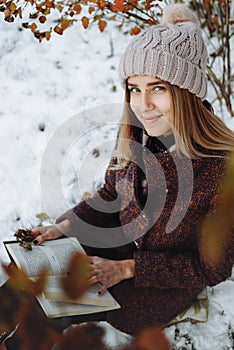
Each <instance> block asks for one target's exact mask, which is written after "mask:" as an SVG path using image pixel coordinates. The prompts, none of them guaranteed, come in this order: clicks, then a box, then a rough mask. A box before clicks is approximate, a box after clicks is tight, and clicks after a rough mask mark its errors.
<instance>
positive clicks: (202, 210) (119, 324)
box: [58, 132, 234, 335]
mask: <svg viewBox="0 0 234 350" xmlns="http://www.w3.org/2000/svg"><path fill="white" fill-rule="evenodd" d="M132 139H133V140H135V141H137V142H141V140H139V133H137V132H136V133H135V134H134V133H133V135H132ZM135 145H136V143H135ZM134 147H135V146H134ZM206 151H207V153H210V154H213V155H215V154H216V155H217V157H210V158H207V157H204V158H200V159H196V160H192V168H193V192H192V197H191V199H190V201H189V203H188V204H186V205H187V211H186V212H185V215H184V217H183V218H182V220H181V221H180V222H179V223H178V225H177V226H176V227H175V228H173V229H172V230H171V231H170V232H168V231H167V229H166V228H167V225H168V222H169V220H170V217H171V214H172V212H175V211H177V212H178V214H179V212H180V210H181V209H180V208H182V207H183V203H181V207H180V206H177V207H176V206H175V203H176V200H177V192H178V174H177V171H176V168H175V161H180V162H181V166H182V167H183V165H184V169H183V171H184V181H185V191H186V188H187V187H189V183H186V181H187V179H188V178H189V176H188V175H189V174H188V171H189V170H188V167H187V165H186V162H185V159H184V158H181V159H180V158H179V157H178V156H177V155H176V153H175V152H172V153H164V152H159V153H157V154H155V155H152V154H150V153H145V154H143V155H142V161H143V162H144V166H145V171H146V178H147V182H148V187H149V191H153V195H152V198H151V203H150V207H149V210H148V211H147V210H146V209H145V213H146V217H145V218H142V216H141V215H140V214H141V211H142V204H141V202H140V199H139V193H138V186H139V181H140V179H141V173H140V170H139V168H138V166H137V165H136V162H134V161H133V162H131V163H130V164H129V166H128V167H126V168H125V169H122V170H113V169H108V170H107V173H106V182H105V185H104V186H103V187H102V188H101V189H100V190H99V192H98V193H99V194H100V195H101V197H102V198H104V199H106V206H107V207H108V205H109V204H110V203H111V200H113V199H115V198H116V184H117V183H118V181H121V180H123V179H125V178H128V180H129V181H130V183H131V184H132V188H133V189H134V196H133V198H132V199H131V201H130V202H129V203H128V205H126V204H125V205H124V206H123V207H122V206H121V203H125V200H126V198H129V197H128V193H127V190H128V189H127V188H123V189H122V191H121V192H119V196H120V207H119V212H118V213H117V212H115V213H113V214H111V213H109V214H108V216H107V214H106V213H102V212H101V211H97V210H94V209H93V208H92V206H91V205H92V204H94V202H95V198H98V197H97V195H96V194H95V195H94V196H93V197H92V198H91V199H89V200H88V201H87V200H86V201H83V202H81V203H80V204H78V205H77V206H76V207H74V208H73V209H71V210H69V211H68V212H67V213H65V214H64V215H63V216H62V217H60V218H59V219H58V221H62V220H64V219H65V218H68V219H70V220H72V222H73V225H74V232H73V233H74V234H75V235H77V237H78V239H79V238H80V235H81V236H82V230H83V228H82V225H81V224H80V223H81V221H82V220H85V221H86V222H90V223H92V222H94V223H95V227H94V230H93V232H92V234H93V236H94V238H98V236H99V232H100V227H103V226H104V227H113V226H114V225H118V224H119V225H121V234H122V235H124V234H126V235H127V236H128V235H129V234H130V233H129V232H128V230H127V229H126V227H127V225H126V224H127V223H129V222H131V221H134V225H135V226H134V229H135V231H134V232H133V233H132V234H133V237H134V236H138V237H139V235H141V234H143V233H144V232H145V234H143V235H142V236H141V237H140V238H138V240H137V242H138V248H137V247H136V246H135V244H133V243H132V244H126V245H125V246H121V247H118V248H112V249H102V250H101V251H100V250H98V249H95V248H88V250H87V251H88V253H89V254H95V255H97V254H100V255H102V256H104V257H108V258H113V259H128V258H133V259H134V260H135V266H136V268H135V276H134V278H133V279H129V280H125V281H122V282H120V283H119V284H117V285H115V286H113V287H112V288H110V291H111V292H112V293H113V295H114V297H115V298H116V299H117V300H118V302H119V303H120V305H121V306H122V308H121V309H120V310H115V311H110V312H108V316H107V319H108V321H109V322H110V323H111V324H112V325H113V326H115V327H116V328H118V329H120V330H122V331H124V332H126V333H130V334H133V335H136V334H137V333H138V332H139V330H140V329H142V328H144V327H150V326H153V325H161V326H163V325H166V324H167V323H168V322H169V321H170V320H172V319H173V318H174V317H175V316H176V315H178V314H179V313H181V312H182V311H184V309H186V308H187V307H188V306H190V305H191V304H192V303H193V301H194V298H195V297H196V296H197V295H198V294H199V293H200V292H201V291H202V290H203V289H204V288H205V287H206V286H208V285H209V286H212V285H215V284H217V283H219V282H221V281H223V280H225V279H226V278H227V277H229V276H230V275H231V270H232V266H233V262H234V260H233V251H234V237H233V232H232V235H230V237H229V238H230V239H229V244H228V246H227V247H226V249H225V250H224V251H223V258H222V262H221V263H220V265H218V266H216V267H212V266H211V265H210V264H209V262H208V261H207V258H206V254H205V252H204V249H203V246H202V245H201V243H200V232H199V227H200V223H201V221H202V220H203V218H204V217H205V216H206V215H207V214H208V213H209V214H210V213H211V212H213V211H214V210H215V207H216V205H217V203H218V200H219V196H218V194H217V188H218V184H219V182H220V179H221V178H222V175H223V171H224V169H225V158H224V156H225V152H224V151H208V150H206ZM132 152H133V160H134V159H135V160H137V159H138V161H139V150H137V151H136V150H135V148H132ZM113 161H115V160H113ZM184 162H185V163H184ZM153 163H154V164H155V163H158V164H159V166H158V167H156V168H155V167H154V169H156V170H155V171H152V165H154V164H153ZM138 164H139V162H138ZM162 179H164V181H165V184H166V187H167V193H165V187H164V185H163V186H162ZM162 188H164V190H163V189H162ZM185 198H186V196H185ZM160 202H161V203H163V205H162V209H161V208H159V203H160ZM81 219H82V220H81ZM137 219H138V220H137ZM171 224H172V226H173V222H172V223H171ZM107 232H108V230H107ZM88 233H89V232H86V234H88ZM84 234H85V232H84ZM107 236H108V235H107ZM107 236H106V239H108V238H107ZM109 239H110V241H111V239H113V237H109Z"/></svg>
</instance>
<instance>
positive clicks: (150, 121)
mask: <svg viewBox="0 0 234 350" xmlns="http://www.w3.org/2000/svg"><path fill="white" fill-rule="evenodd" d="M159 118H161V115H157V116H156V117H151V118H144V117H142V119H143V120H144V122H145V123H147V124H151V123H154V122H156V121H157V120H158V119H159Z"/></svg>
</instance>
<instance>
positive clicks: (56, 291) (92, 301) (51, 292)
mask: <svg viewBox="0 0 234 350" xmlns="http://www.w3.org/2000/svg"><path fill="white" fill-rule="evenodd" d="M60 278H61V276H49V278H48V280H47V285H46V288H45V290H44V294H45V296H46V297H47V298H48V299H51V300H58V301H66V302H71V303H76V304H85V305H97V306H115V304H116V302H115V299H114V298H113V297H112V295H111V294H110V293H109V292H108V291H106V292H105V293H104V294H103V295H101V296H98V295H96V291H97V290H98V289H99V288H101V284H100V283H96V284H94V285H93V286H92V287H91V288H89V290H87V291H86V292H85V293H84V294H83V295H82V296H81V297H80V298H78V299H76V300H71V299H69V298H68V296H66V294H65V293H64V291H63V289H62V287H61V285H60Z"/></svg>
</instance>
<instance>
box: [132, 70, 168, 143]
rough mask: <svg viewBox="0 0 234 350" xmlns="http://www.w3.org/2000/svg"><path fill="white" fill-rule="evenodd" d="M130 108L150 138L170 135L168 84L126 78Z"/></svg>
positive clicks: (147, 77) (140, 78) (146, 77)
mask: <svg viewBox="0 0 234 350" xmlns="http://www.w3.org/2000/svg"><path fill="white" fill-rule="evenodd" d="M127 88H128V89H129V92H130V106H131V109H132V111H133V112H134V113H135V115H136V117H137V119H138V120H139V121H140V122H141V123H142V124H143V126H144V128H145V130H146V131H147V133H148V134H149V135H151V136H162V135H163V136H167V135H169V134H171V132H172V130H171V126H172V124H171V123H172V120H173V112H172V110H173V109H172V98H171V95H170V92H169V89H168V84H167V83H165V82H163V81H162V80H160V79H158V78H151V77H149V76H133V77H130V78H128V81H127Z"/></svg>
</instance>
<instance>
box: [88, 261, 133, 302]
mask: <svg viewBox="0 0 234 350" xmlns="http://www.w3.org/2000/svg"><path fill="white" fill-rule="evenodd" d="M89 262H90V279H89V281H90V284H91V285H92V284H95V283H97V282H100V283H101V284H102V285H103V286H102V287H101V288H100V289H99V290H98V291H97V294H98V295H102V294H104V293H105V291H106V289H107V288H109V287H111V286H114V285H115V284H117V283H119V282H120V281H123V280H125V279H128V278H132V277H133V276H134V270H135V262H134V260H133V259H131V260H130V259H129V260H108V259H104V258H100V257H98V256H89Z"/></svg>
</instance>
